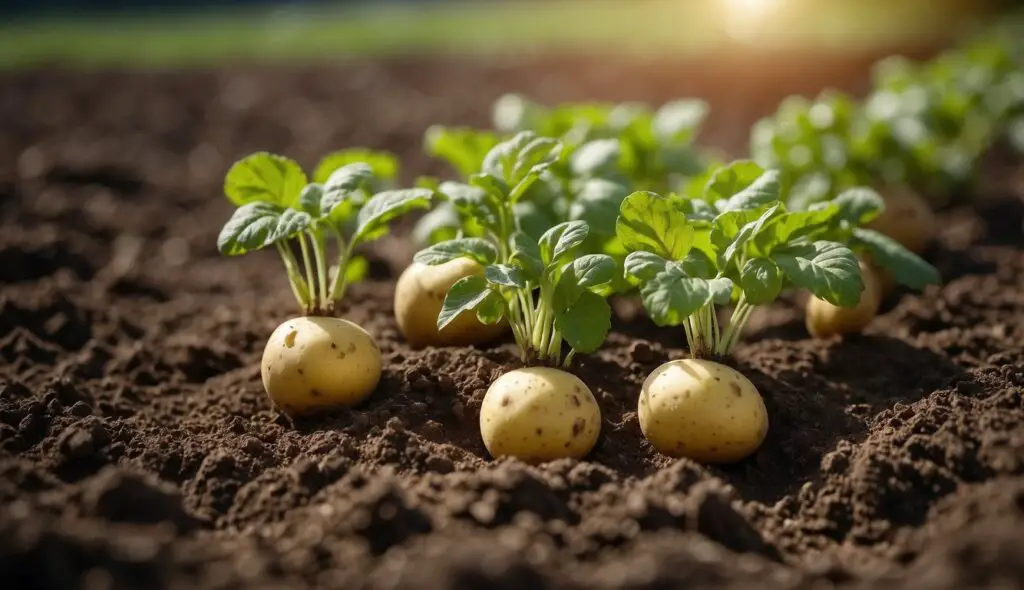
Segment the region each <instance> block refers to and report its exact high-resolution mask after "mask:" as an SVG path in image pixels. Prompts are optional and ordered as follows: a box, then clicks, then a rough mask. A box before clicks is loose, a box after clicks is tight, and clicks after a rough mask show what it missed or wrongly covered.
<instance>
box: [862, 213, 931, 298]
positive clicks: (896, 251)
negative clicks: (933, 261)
mask: <svg viewBox="0 0 1024 590" xmlns="http://www.w3.org/2000/svg"><path fill="white" fill-rule="evenodd" d="M853 245H854V246H856V247H860V248H864V249H865V250H867V251H868V254H869V255H870V256H871V260H872V262H874V263H875V264H877V265H878V266H880V267H882V268H883V269H885V270H886V271H888V272H889V274H891V275H892V277H893V279H895V281H896V282H897V283H899V284H901V285H905V286H907V287H910V288H911V289H924V288H925V287H927V286H928V285H938V284H939V283H941V282H942V277H941V276H940V275H939V271H938V270H936V268H935V267H934V266H932V265H930V264H928V263H927V262H925V261H924V259H923V258H921V257H920V256H918V255H917V254H914V253H913V252H911V251H910V250H907V249H906V248H904V247H903V246H902V245H900V243H899V242H897V241H895V240H893V239H892V238H890V237H888V236H886V235H883V234H880V233H878V232H876V231H874V230H870V229H862V228H857V229H855V230H853Z"/></svg>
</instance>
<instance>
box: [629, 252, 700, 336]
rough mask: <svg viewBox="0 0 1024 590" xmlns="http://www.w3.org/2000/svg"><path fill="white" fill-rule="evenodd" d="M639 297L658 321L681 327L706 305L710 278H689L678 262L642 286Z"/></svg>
mask: <svg viewBox="0 0 1024 590" xmlns="http://www.w3.org/2000/svg"><path fill="white" fill-rule="evenodd" d="M640 297H641V298H642V299H643V302H644V308H646V309H647V314H648V315H649V316H650V317H651V320H653V321H654V323H655V324H657V325H659V326H678V325H680V324H682V323H683V322H684V321H686V318H688V317H690V316H691V315H692V314H693V313H694V312H695V311H697V310H698V309H700V308H702V307H704V306H705V305H707V303H708V302H709V301H711V297H712V293H711V288H710V286H709V285H708V281H706V280H704V279H699V278H692V277H687V276H686V275H685V274H684V273H683V271H682V269H681V268H679V266H678V265H673V264H670V265H669V266H668V267H666V269H665V270H664V271H663V272H660V273H658V274H657V275H656V276H655V277H654V278H653V279H652V280H650V281H647V282H646V283H644V284H643V286H641V287H640Z"/></svg>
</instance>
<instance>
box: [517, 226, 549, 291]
mask: <svg viewBox="0 0 1024 590" xmlns="http://www.w3.org/2000/svg"><path fill="white" fill-rule="evenodd" d="M509 262H511V263H512V264H515V265H516V266H517V267H519V268H520V269H521V270H522V271H523V274H524V275H525V276H526V278H527V280H530V281H537V280H539V279H540V276H541V275H542V274H543V273H544V263H543V262H542V261H541V258H540V246H538V245H537V242H536V241H535V240H534V239H533V238H531V237H530V236H528V235H526V234H524V233H523V232H516V233H515V234H513V235H512V255H511V256H510V257H509Z"/></svg>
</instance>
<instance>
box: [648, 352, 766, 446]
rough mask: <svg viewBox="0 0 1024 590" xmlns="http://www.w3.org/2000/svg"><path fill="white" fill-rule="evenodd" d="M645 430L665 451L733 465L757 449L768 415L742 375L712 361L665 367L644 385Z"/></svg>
mask: <svg viewBox="0 0 1024 590" xmlns="http://www.w3.org/2000/svg"><path fill="white" fill-rule="evenodd" d="M637 416H638V417H639V419H640V430H642V431H643V433H644V436H645V437H647V440H648V441H650V443H651V445H653V446H654V448H656V449H658V451H659V452H661V453H664V454H666V455H669V456H672V457H688V458H690V459H693V460H695V461H700V462H702V463H731V462H735V461H739V460H740V459H743V458H744V457H747V456H749V455H750V454H751V453H753V452H754V451H756V450H757V448H758V447H759V446H760V445H761V442H762V441H764V438H765V436H766V435H767V433H768V411H767V410H766V409H765V406H764V400H762V399H761V395H760V394H759V393H758V392H757V389H756V388H755V387H754V384H753V383H751V382H750V381H749V380H748V379H747V378H746V377H744V376H743V375H742V374H741V373H740V372H739V371H736V370H735V369H732V368H730V367H727V366H725V365H722V364H719V363H716V362H714V361H708V360H698V359H683V360H676V361H671V362H668V363H665V364H664V365H661V366H660V367H658V368H657V369H655V370H654V371H653V372H652V373H651V374H650V375H649V376H648V377H647V380H646V381H644V384H643V388H642V389H641V392H640V403H639V406H638V408H637Z"/></svg>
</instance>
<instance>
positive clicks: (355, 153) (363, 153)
mask: <svg viewBox="0 0 1024 590" xmlns="http://www.w3.org/2000/svg"><path fill="white" fill-rule="evenodd" d="M356 163H359V164H365V165H366V166H367V167H368V168H369V169H370V170H371V171H372V173H373V176H374V177H376V178H379V179H380V180H385V181H388V182H391V181H394V180H395V179H396V178H397V177H398V157H397V156H395V155H394V154H391V153H388V152H382V151H377V150H370V149H364V148H354V149H348V150H341V151H337V152H333V153H330V154H327V155H326V156H324V157H323V159H322V160H320V163H319V164H317V166H316V171H315V172H313V182H317V183H320V184H324V183H326V182H327V179H328V178H330V177H331V175H332V174H334V172H336V171H337V170H338V169H339V168H342V167H344V166H348V165H349V164H356Z"/></svg>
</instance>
